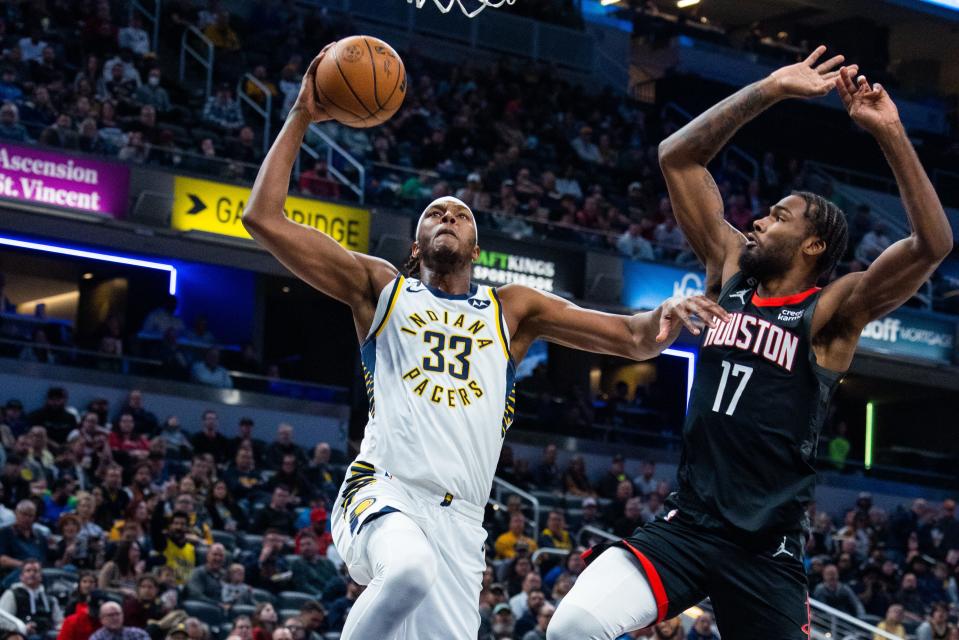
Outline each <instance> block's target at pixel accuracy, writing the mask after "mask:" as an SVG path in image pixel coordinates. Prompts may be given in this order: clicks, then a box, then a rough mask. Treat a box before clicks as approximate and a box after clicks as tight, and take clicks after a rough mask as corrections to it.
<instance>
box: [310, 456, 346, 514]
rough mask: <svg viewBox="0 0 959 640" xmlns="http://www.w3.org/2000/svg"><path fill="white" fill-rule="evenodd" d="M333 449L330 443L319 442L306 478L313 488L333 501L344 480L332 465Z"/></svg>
mask: <svg viewBox="0 0 959 640" xmlns="http://www.w3.org/2000/svg"><path fill="white" fill-rule="evenodd" d="M331 455H332V449H331V448H330V443H328V442H319V443H317V445H316V446H315V447H313V459H312V460H311V461H310V464H309V466H308V467H307V468H306V477H307V479H308V480H309V482H310V484H312V485H313V487H314V488H315V489H317V490H319V491H320V492H322V493H323V494H325V495H326V497H327V499H329V500H333V499H334V498H335V497H336V494H337V492H338V491H339V482H340V480H341V479H342V478H341V477H340V474H339V472H338V471H337V470H336V469H334V468H333V465H331V464H330V456H331Z"/></svg>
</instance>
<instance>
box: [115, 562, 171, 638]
mask: <svg viewBox="0 0 959 640" xmlns="http://www.w3.org/2000/svg"><path fill="white" fill-rule="evenodd" d="M136 592H137V593H136V597H133V598H131V597H127V598H126V599H124V601H123V619H124V620H125V621H126V623H127V624H129V625H130V626H131V627H139V628H141V629H146V627H147V621H148V620H160V619H161V618H163V616H164V615H165V612H164V611H163V605H162V604H161V603H160V599H159V597H158V596H159V593H160V583H159V582H157V579H156V577H154V576H153V575H151V574H144V575H141V576H140V577H139V578H138V579H137V584H136Z"/></svg>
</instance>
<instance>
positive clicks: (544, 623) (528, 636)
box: [516, 602, 556, 640]
mask: <svg viewBox="0 0 959 640" xmlns="http://www.w3.org/2000/svg"><path fill="white" fill-rule="evenodd" d="M555 611H556V607H554V606H553V605H551V604H550V603H548V602H544V603H543V605H542V606H540V607H539V611H538V612H537V614H536V626H535V627H534V628H533V629H530V630H529V631H527V632H526V633H525V634H524V635H523V636H521V640H546V628H547V627H549V621H550V620H552V619H553V613H555ZM519 623H520V621H517V623H516V626H517V627H519V626H520V625H519Z"/></svg>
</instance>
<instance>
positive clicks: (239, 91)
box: [236, 73, 273, 154]
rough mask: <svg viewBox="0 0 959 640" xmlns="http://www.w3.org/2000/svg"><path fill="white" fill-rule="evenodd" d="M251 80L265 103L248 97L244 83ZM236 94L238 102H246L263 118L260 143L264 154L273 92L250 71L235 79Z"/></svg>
mask: <svg viewBox="0 0 959 640" xmlns="http://www.w3.org/2000/svg"><path fill="white" fill-rule="evenodd" d="M247 82H252V83H253V86H255V87H256V88H257V89H259V90H260V94H261V95H263V96H264V97H265V104H263V105H261V104H260V103H259V102H257V101H256V100H254V99H253V98H252V97H250V94H248V93H247V92H246V83H247ZM236 96H237V99H239V100H240V102H243V103H246V106H248V107H249V108H250V109H251V110H252V111H253V113H255V114H256V115H258V116H260V117H261V118H263V135H262V144H263V153H264V154H266V152H267V151H269V150H270V142H271V138H270V124H271V118H272V114H273V93H272V92H271V91H270V90H269V89H268V88H267V87H266V85H265V84H263V83H262V82H260V81H259V80H257V79H256V77H255V76H254V75H253V74H252V73H244V74H243V75H242V76H241V77H240V79H239V80H237V81H236Z"/></svg>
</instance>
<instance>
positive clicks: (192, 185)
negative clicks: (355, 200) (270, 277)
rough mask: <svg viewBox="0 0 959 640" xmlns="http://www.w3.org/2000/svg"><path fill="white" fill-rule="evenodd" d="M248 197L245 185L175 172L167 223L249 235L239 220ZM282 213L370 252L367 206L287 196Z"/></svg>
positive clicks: (237, 236) (344, 242)
mask: <svg viewBox="0 0 959 640" xmlns="http://www.w3.org/2000/svg"><path fill="white" fill-rule="evenodd" d="M249 199H250V189H249V188H248V187H240V186H236V185H232V184H225V183H222V182H213V181H212V180H198V179H196V178H185V177H180V176H178V177H177V178H175V180H174V186H173V215H172V217H171V219H170V226H172V227H173V228H174V229H179V230H181V231H194V230H195V231H206V232H208V233H219V234H222V235H227V236H233V237H236V238H249V237H250V234H248V233H247V232H246V229H244V228H243V223H242V219H243V209H244V207H245V206H246V203H247V201H248V200H249ZM283 213H284V214H285V215H286V217H287V218H289V219H290V220H292V221H293V222H297V223H299V224H302V225H306V226H308V227H313V228H314V229H318V230H320V231H322V232H323V233H326V234H329V235H330V236H331V237H332V238H333V239H334V240H336V241H337V242H338V243H340V244H341V245H342V246H344V247H346V248H347V249H350V250H352V251H359V252H361V253H368V252H369V248H370V212H369V211H367V210H366V209H360V208H357V207H347V206H344V205H341V204H333V203H331V202H324V201H322V200H314V199H312V198H298V197H294V196H290V197H288V198H287V199H286V204H285V205H284V208H283Z"/></svg>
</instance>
